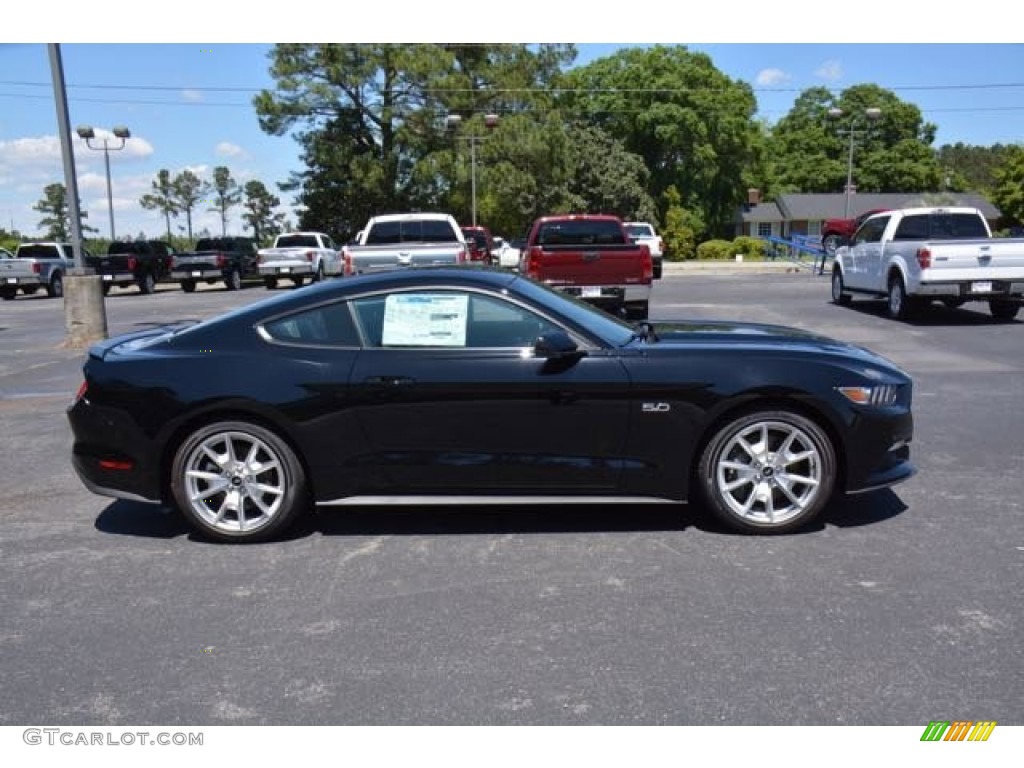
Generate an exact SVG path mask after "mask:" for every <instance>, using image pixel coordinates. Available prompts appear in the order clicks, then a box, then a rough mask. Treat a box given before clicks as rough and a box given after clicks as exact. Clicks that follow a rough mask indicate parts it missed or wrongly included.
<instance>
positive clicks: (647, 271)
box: [640, 245, 654, 283]
mask: <svg viewBox="0 0 1024 768" xmlns="http://www.w3.org/2000/svg"><path fill="white" fill-rule="evenodd" d="M640 264H641V266H642V272H643V278H642V282H645V283H649V282H651V280H653V279H654V259H653V258H652V257H651V249H650V248H648V247H647V246H646V245H641V246H640Z"/></svg>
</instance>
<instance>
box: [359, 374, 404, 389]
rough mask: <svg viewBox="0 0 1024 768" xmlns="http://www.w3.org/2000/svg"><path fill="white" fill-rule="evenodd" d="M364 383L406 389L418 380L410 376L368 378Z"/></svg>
mask: <svg viewBox="0 0 1024 768" xmlns="http://www.w3.org/2000/svg"><path fill="white" fill-rule="evenodd" d="M363 383H364V384H370V385H372V386H376V387H405V386H408V385H410V384H414V383H416V379H414V378H411V377H410V376H367V377H366V378H365V379H363Z"/></svg>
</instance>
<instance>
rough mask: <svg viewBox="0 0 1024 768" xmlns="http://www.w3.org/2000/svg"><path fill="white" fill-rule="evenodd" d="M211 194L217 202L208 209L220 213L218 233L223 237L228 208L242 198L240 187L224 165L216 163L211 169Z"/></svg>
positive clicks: (226, 231)
mask: <svg viewBox="0 0 1024 768" xmlns="http://www.w3.org/2000/svg"><path fill="white" fill-rule="evenodd" d="M213 194H214V195H216V197H217V204H216V205H215V206H213V207H212V208H210V209H208V210H211V211H215V212H217V213H218V214H220V234H221V236H222V237H223V236H224V235H226V234H227V233H228V210H229V209H231V208H233V207H234V206H236V205H238V204H239V203H240V202H241V200H242V189H241V187H239V186H238V183H237V182H236V181H235V180H234V179H233V178H232V176H231V171H230V170H228V169H227V167H226V166H223V165H218V166H217V167H216V168H214V169H213Z"/></svg>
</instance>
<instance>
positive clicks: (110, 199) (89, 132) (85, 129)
mask: <svg viewBox="0 0 1024 768" xmlns="http://www.w3.org/2000/svg"><path fill="white" fill-rule="evenodd" d="M75 130H76V132H77V133H78V135H79V136H81V137H82V138H83V139H85V145H86V146H87V147H88V148H89V149H95V150H97V151H99V150H102V151H103V159H104V161H105V162H106V166H107V208H108V209H109V210H110V240H111V242H113V241H114V193H113V191H112V189H111V186H110V153H111V152H116V151H118V150H119V149H124V145H125V139H128V138H130V137H131V135H132V133H131V131H129V130H128V129H127V128H125V127H124V126H123V125H118V126H115V127H114V129H113V131H111V133H113V134H114V136H115V137H116V138H118V139H120V140H121V143H120V144H119V145H118V146H116V147H114V146H111V145H110V144H109V143H108V140H107V139H106V138H103V139H100V141H102V142H103V146H102V147H94V146H93V145H92V140H93V139H95V138H96V131H94V130H93V129H92V126H91V125H80V126H78V128H77V129H75Z"/></svg>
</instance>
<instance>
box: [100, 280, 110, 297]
mask: <svg viewBox="0 0 1024 768" xmlns="http://www.w3.org/2000/svg"><path fill="white" fill-rule="evenodd" d="M101 290H102V291H103V295H104V296H106V295H107V294H108V293H110V283H103V285H102V286H101Z"/></svg>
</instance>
